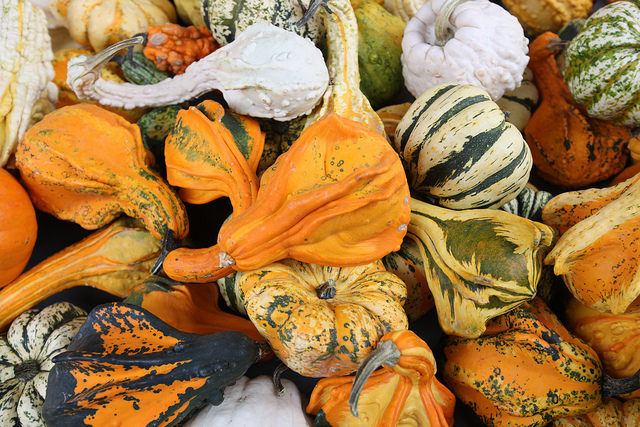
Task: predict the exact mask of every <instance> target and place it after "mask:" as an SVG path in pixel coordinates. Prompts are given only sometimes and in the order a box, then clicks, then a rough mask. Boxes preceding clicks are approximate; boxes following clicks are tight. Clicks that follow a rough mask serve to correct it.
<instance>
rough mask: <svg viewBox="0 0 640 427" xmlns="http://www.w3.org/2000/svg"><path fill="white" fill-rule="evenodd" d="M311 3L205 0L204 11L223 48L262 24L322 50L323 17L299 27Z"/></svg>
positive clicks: (280, 0) (206, 20)
mask: <svg viewBox="0 0 640 427" xmlns="http://www.w3.org/2000/svg"><path fill="white" fill-rule="evenodd" d="M310 3H311V0H300V1H298V0H247V1H239V0H201V2H200V9H201V11H202V16H203V17H204V22H205V23H206V24H207V27H208V28H209V29H210V30H211V34H212V35H213V38H214V39H216V41H217V42H218V43H219V44H220V45H221V46H225V45H227V44H229V43H231V42H232V41H234V40H235V38H236V36H237V35H238V34H240V33H241V32H242V31H244V30H245V29H246V28H247V27H249V26H250V25H252V24H255V23H256V22H258V21H268V22H269V23H271V24H273V25H275V26H276V27H280V28H284V29H285V30H288V31H293V32H294V33H296V34H298V35H300V36H302V37H305V38H307V39H309V40H311V41H312V42H314V43H315V44H316V46H320V45H321V44H322V43H323V42H324V40H325V27H324V22H323V21H322V18H321V17H320V16H319V15H317V14H316V15H314V16H313V17H312V18H311V19H309V21H307V22H306V23H305V24H304V25H302V26H300V27H297V26H296V25H295V23H296V22H297V21H298V20H300V18H302V17H303V16H304V10H306V9H307V8H308V7H309V4H310ZM303 8H304V10H303Z"/></svg>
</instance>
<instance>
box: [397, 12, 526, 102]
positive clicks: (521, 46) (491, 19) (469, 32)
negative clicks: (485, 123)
mask: <svg viewBox="0 0 640 427" xmlns="http://www.w3.org/2000/svg"><path fill="white" fill-rule="evenodd" d="M498 29H499V31H498ZM527 46H528V40H527V38H526V37H525V35H524V31H523V30H522V26H521V25H520V23H519V22H518V20H517V19H516V18H515V17H514V16H513V15H511V14H509V12H507V11H506V10H505V9H503V8H502V7H501V6H499V5H498V4H496V3H492V2H490V1H489V0H472V1H467V0H431V1H429V2H428V3H426V4H425V5H424V6H422V7H421V8H420V9H419V10H418V12H417V13H416V15H415V16H414V17H413V18H412V19H411V20H410V21H409V22H408V23H407V27H406V28H405V32H404V37H403V39H402V64H403V70H402V75H403V76H404V81H405V85H406V87H407V89H408V90H409V92H411V94H412V95H413V96H415V97H416V98H417V97H419V96H420V95H421V94H422V93H423V92H424V91H426V90H427V89H429V88H431V87H433V86H435V85H438V84H443V83H469V84H473V85H476V86H479V87H481V88H483V89H484V90H486V91H487V92H489V94H490V95H491V99H493V100H494V101H495V100H497V99H499V98H500V97H501V96H502V95H503V93H504V92H505V91H507V90H513V89H515V88H516V87H517V86H518V85H520V82H521V81H522V75H523V73H524V69H525V67H526V66H527V62H528V61H529V58H528V57H527V51H528V48H527Z"/></svg>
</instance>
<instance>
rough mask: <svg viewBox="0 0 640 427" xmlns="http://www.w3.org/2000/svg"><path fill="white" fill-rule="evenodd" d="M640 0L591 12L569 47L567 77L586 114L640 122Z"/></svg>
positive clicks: (615, 3)
mask: <svg viewBox="0 0 640 427" xmlns="http://www.w3.org/2000/svg"><path fill="white" fill-rule="evenodd" d="M638 36H640V2H638V1H637V0H633V1H616V2H614V3H612V4H607V5H605V6H603V7H601V8H600V9H598V10H596V11H595V12H594V13H592V14H591V15H590V16H589V18H588V19H587V20H586V22H585V23H584V25H583V26H582V27H581V29H580V32H579V33H578V35H576V37H574V38H573V39H572V40H571V42H570V43H569V46H568V47H567V51H566V52H565V61H566V64H567V67H566V70H565V74H564V79H565V81H566V82H567V86H568V88H569V91H570V92H571V95H572V96H573V97H574V99H575V100H576V101H577V102H578V103H580V104H581V105H582V106H584V108H585V109H586V110H587V114H589V115H590V116H592V117H597V118H599V119H603V120H610V121H612V122H614V123H621V124H624V125H627V126H632V127H637V126H638V125H640V78H638V72H639V71H640V68H639V67H638V59H639V58H640V49H639V45H638Z"/></svg>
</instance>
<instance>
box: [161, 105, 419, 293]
mask: <svg viewBox="0 0 640 427" xmlns="http://www.w3.org/2000/svg"><path fill="white" fill-rule="evenodd" d="M409 217H410V196H409V187H408V185H407V180H406V175H405V173H404V170H403V168H402V164H401V162H400V159H399V158H398V155H397V154H396V153H395V152H394V151H393V148H391V146H390V145H389V143H388V142H387V140H386V138H385V137H384V136H382V135H380V134H379V133H378V132H376V131H374V130H371V129H370V128H368V127H366V126H365V125H363V124H360V123H357V122H354V121H353V120H349V119H346V118H344V117H342V116H340V115H338V114H333V113H332V114H328V115H327V116H326V117H325V118H323V119H321V120H320V121H318V122H317V123H315V124H314V125H312V126H310V127H308V128H307V129H305V130H304V131H303V133H302V134H301V135H300V137H299V138H298V139H297V140H296V142H294V144H293V145H292V146H291V148H290V149H289V150H288V151H287V152H286V153H284V154H282V155H281V156H280V157H279V158H278V160H277V161H276V163H275V164H274V165H273V166H272V167H271V168H269V169H268V170H267V171H265V172H264V173H263V175H262V177H261V180H260V189H259V190H258V196H257V198H256V201H255V202H254V203H253V204H252V205H251V206H250V207H249V208H248V209H247V210H246V211H244V212H243V213H241V214H240V215H237V216H235V215H234V216H233V218H231V219H230V220H229V221H227V222H226V223H225V224H223V225H222V227H221V229H220V233H219V238H218V244H217V245H215V246H213V247H210V248H204V249H187V248H179V249H176V250H174V251H172V252H170V253H169V255H168V256H167V258H166V259H165V261H164V270H165V272H166V274H167V275H168V276H169V277H171V278H172V279H174V280H178V281H182V282H198V281H213V280H217V279H219V278H221V277H224V276H226V275H227V274H229V273H230V272H231V271H232V269H235V270H238V271H249V270H253V269H256V268H261V267H264V266H265V265H268V264H270V263H272V262H274V261H278V260H282V259H285V258H294V259H297V260H299V261H303V262H309V263H314V264H320V265H326V266H334V267H346V266H353V265H361V264H367V263H370V262H373V261H375V260H379V259H380V258H382V257H383V256H384V255H386V254H388V253H389V252H392V251H395V250H398V249H399V248H400V245H401V244H402V239H403V238H404V236H405V234H406V227H407V224H408V222H409Z"/></svg>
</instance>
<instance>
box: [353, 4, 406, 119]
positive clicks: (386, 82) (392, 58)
mask: <svg viewBox="0 0 640 427" xmlns="http://www.w3.org/2000/svg"><path fill="white" fill-rule="evenodd" d="M354 12H355V14H356V19H357V20H358V67H359V69H360V90H362V93H364V95H365V96H366V97H367V98H368V99H369V102H370V103H371V107H372V108H373V109H375V110H377V109H379V108H382V107H385V106H387V105H389V104H390V103H391V102H392V100H393V99H394V98H395V97H397V96H398V95H399V94H400V93H401V92H402V91H403V90H404V78H403V77H402V62H401V61H400V57H401V56H402V36H403V35H404V27H405V26H406V22H405V21H404V20H402V18H399V17H397V16H395V15H393V14H391V13H389V12H387V10H386V9H385V8H384V6H383V5H381V4H380V3H377V2H375V1H372V0H365V1H363V2H360V3H359V4H358V6H357V7H355V8H354Z"/></svg>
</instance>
